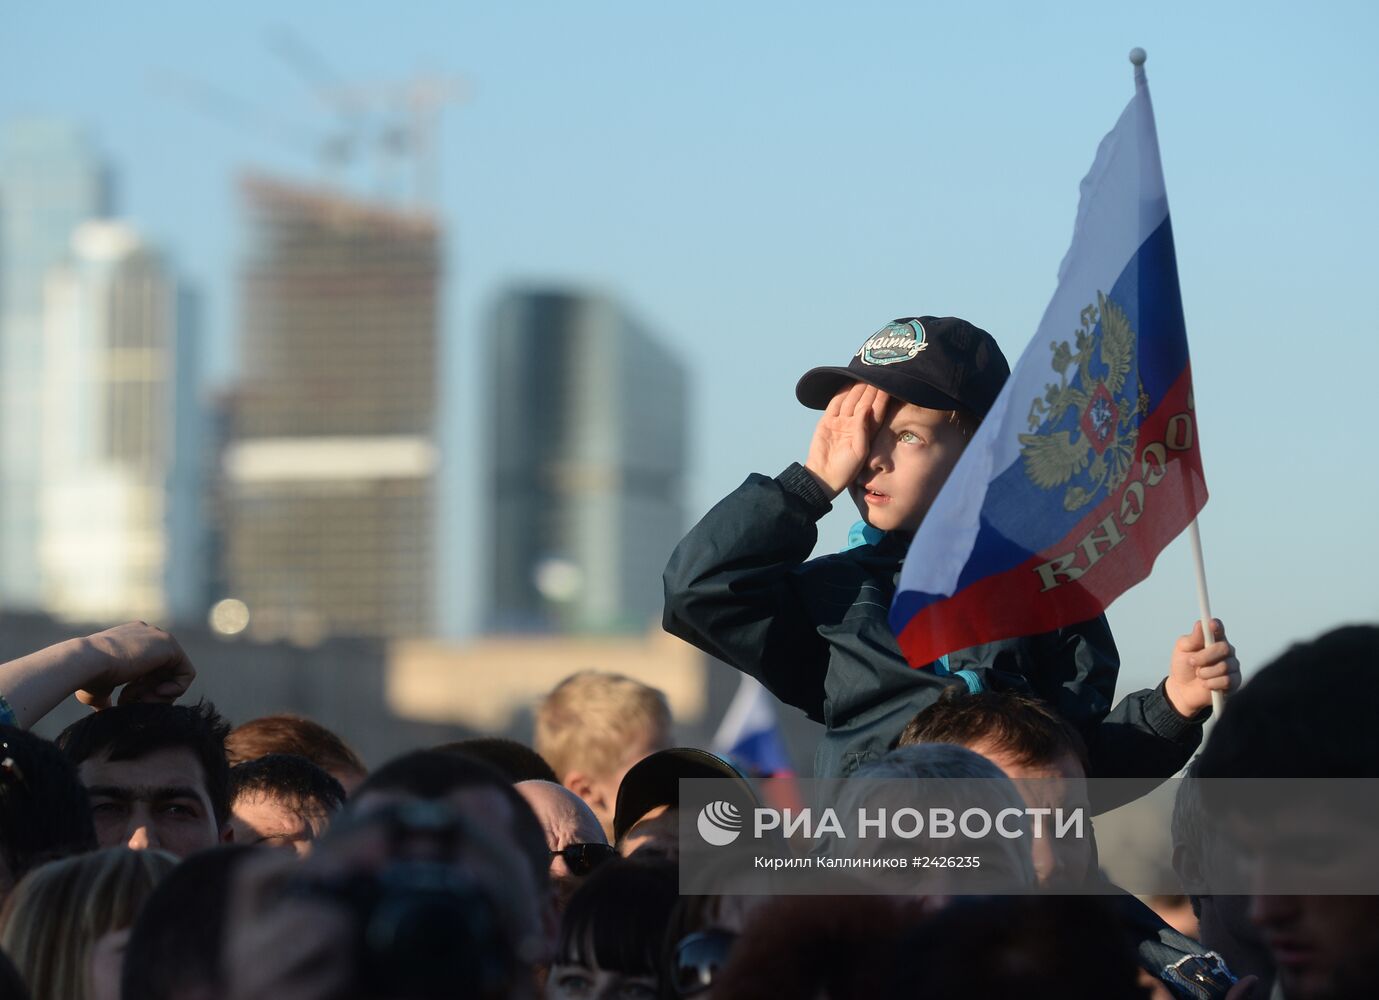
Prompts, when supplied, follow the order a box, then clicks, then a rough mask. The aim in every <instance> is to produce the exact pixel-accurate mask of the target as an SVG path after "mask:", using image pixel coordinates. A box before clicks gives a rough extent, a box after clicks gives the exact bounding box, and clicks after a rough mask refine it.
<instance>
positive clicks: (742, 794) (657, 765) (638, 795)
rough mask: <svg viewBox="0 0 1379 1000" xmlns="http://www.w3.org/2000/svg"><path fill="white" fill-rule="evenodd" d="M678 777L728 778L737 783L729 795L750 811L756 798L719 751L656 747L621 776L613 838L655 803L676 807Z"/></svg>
mask: <svg viewBox="0 0 1379 1000" xmlns="http://www.w3.org/2000/svg"><path fill="white" fill-rule="evenodd" d="M681 778H727V779H728V780H729V781H732V782H733V783H734V784H735V785H736V786H737V787H736V790H735V792H734V794H733V795H732V796H731V797H732V798H734V799H738V800H740V804H742V805H744V806H746V807H747V809H748V810H749V811H750V809H751V808H752V807H753V806H755V804H756V801H757V796H756V792H755V791H753V790H752V783H751V782H750V781H748V780H747V778H746V776H744V775H743V773H742V772H741V771H739V770H738V769H737V768H735V767H734V766H733V765H732V764H731V763H730V762H729V761H727V760H724V759H723V758H722V757H720V756H718V754H716V753H710V752H709V751H707V750H700V749H699V748H698V747H671V748H670V749H669V750H658V751H656V752H655V753H653V754H651V755H650V756H649V757H643V758H642V759H641V760H639V761H638V762H637V763H635V764H633V765H632V767H631V768H630V769H629V770H628V772H627V774H626V775H624V776H623V779H622V784H620V785H619V786H618V802H617V805H616V806H615V807H614V809H613V839H614V840H621V839H622V838H623V835H624V834H626V833H627V831H628V830H630V829H632V827H633V826H634V825H636V822H637V820H639V819H641V818H642V817H643V816H645V815H646V814H647V813H649V812H650V811H651V810H653V809H655V808H656V807H657V806H678V805H679V804H680V779H681Z"/></svg>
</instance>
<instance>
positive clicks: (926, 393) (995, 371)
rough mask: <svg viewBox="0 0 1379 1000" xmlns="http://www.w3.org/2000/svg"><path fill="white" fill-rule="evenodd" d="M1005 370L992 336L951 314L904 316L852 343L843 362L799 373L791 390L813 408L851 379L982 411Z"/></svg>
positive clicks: (940, 406) (916, 399)
mask: <svg viewBox="0 0 1379 1000" xmlns="http://www.w3.org/2000/svg"><path fill="white" fill-rule="evenodd" d="M1009 376H1010V365H1008V364H1007V363H1006V359H1005V355H1004V354H1002V353H1001V348H1000V347H999V346H997V344H996V340H995V338H993V337H992V336H991V334H989V333H987V332H986V331H985V330H982V329H979V328H977V327H975V326H973V325H972V324H971V323H969V322H967V320H965V319H958V318H956V317H954V316H906V317H902V318H901V319H897V320H894V321H893V322H890V323H887V324H886V325H885V326H883V327H882V328H881V329H880V330H877V331H876V332H875V333H873V334H872V335H871V336H870V337H868V338H867V340H866V342H865V343H864V344H863V345H862V346H861V347H859V348H858V349H857V353H856V354H855V355H853V358H852V361H850V362H849V363H848V365H847V367H846V368H837V367H827V368H814V369H811V370H810V371H807V372H805V373H804V377H803V378H801V379H800V381H799V384H798V385H796V386H795V395H796V397H798V398H799V401H800V402H801V403H803V404H804V405H805V406H808V407H810V408H812V409H815V410H824V409H827V408H828V404H829V401H830V400H831V399H833V397H834V396H835V395H837V393H838V390H840V389H843V388H845V387H847V386H848V385H850V384H851V383H853V382H866V383H867V384H868V385H874V386H876V387H877V388H878V389H881V390H882V391H884V392H885V393H887V394H888V395H890V396H894V397H895V398H896V399H899V400H902V401H904V402H906V403H914V404H915V405H916V406H927V407H930V408H932V409H935V410H967V411H968V412H970V413H973V414H975V415H976V416H977V417H978V418H981V417H984V416H986V413H987V411H988V410H990V409H991V404H992V403H994V402H995V401H996V397H997V395H999V394H1000V392H1001V387H1002V386H1003V385H1005V382H1006V379H1007V378H1008V377H1009Z"/></svg>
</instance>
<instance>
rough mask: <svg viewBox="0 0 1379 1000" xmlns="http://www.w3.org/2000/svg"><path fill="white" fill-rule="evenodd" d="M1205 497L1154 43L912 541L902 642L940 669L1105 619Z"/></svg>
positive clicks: (899, 616)
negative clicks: (983, 406)
mask: <svg viewBox="0 0 1379 1000" xmlns="http://www.w3.org/2000/svg"><path fill="white" fill-rule="evenodd" d="M1137 55H1140V53H1138V52H1137V53H1135V54H1134V55H1132V60H1133V59H1134V57H1135V56H1137ZM1206 499H1207V490H1206V482H1205V480H1204V479H1203V476H1202V462H1201V454H1200V451H1199V448H1198V435H1197V420H1196V415H1195V414H1194V412H1193V399H1192V378H1191V370H1190V367H1189V364H1188V349H1187V335H1186V332H1185V328H1184V324H1183V305H1182V298H1181V296H1180V294H1179V290H1178V268H1177V262H1176V260H1175V258H1174V252H1173V229H1172V226H1171V224H1170V221H1169V215H1168V199H1167V196H1166V194H1165V191H1164V180H1163V169H1162V167H1161V165H1160V162H1159V141H1158V136H1157V134H1156V132H1155V128H1154V111H1153V107H1152V106H1151V104H1150V100H1149V88H1148V84H1147V82H1146V80H1145V76H1144V67H1143V59H1142V57H1141V58H1140V59H1139V60H1138V61H1137V64H1136V67H1135V96H1134V97H1133V98H1132V99H1131V101H1130V103H1129V105H1127V106H1126V108H1125V111H1124V112H1123V113H1122V114H1121V116H1120V120H1119V121H1117V122H1116V126H1115V128H1113V129H1112V130H1111V132H1110V133H1109V134H1108V135H1107V136H1106V138H1104V139H1103V140H1102V141H1101V145H1100V147H1099V148H1098V149H1097V154H1096V159H1095V161H1094V162H1093V163H1092V169H1091V171H1090V173H1088V174H1087V176H1086V178H1085V179H1084V180H1083V181H1082V188H1081V199H1080V202H1079V204H1078V209H1077V221H1076V223H1075V225H1074V227H1073V240H1072V246H1071V247H1070V248H1069V250H1068V253H1067V256H1066V257H1064V259H1063V263H1062V265H1061V267H1060V268H1059V272H1058V287H1057V290H1056V291H1055V292H1054V295H1053V301H1052V302H1050V303H1049V306H1048V309H1047V310H1046V311H1045V312H1044V318H1043V320H1042V321H1041V322H1040V324H1039V328H1038V331H1037V332H1036V333H1035V336H1034V341H1033V342H1032V343H1031V344H1030V346H1029V347H1028V348H1027V349H1026V350H1025V353H1024V354H1023V356H1021V358H1020V360H1019V362H1018V363H1017V364H1016V365H1015V368H1014V369H1013V370H1012V372H1011V375H1010V378H1009V380H1008V381H1007V382H1006V385H1005V388H1004V389H1003V390H1002V392H1001V394H1000V396H999V397H998V398H997V399H996V402H995V404H994V405H993V406H992V408H991V411H990V412H989V413H988V414H987V416H986V419H985V420H984V421H983V423H982V425H981V427H980V428H978V430H977V433H976V434H975V435H974V436H973V439H972V441H971V442H970V443H969V444H968V447H967V450H966V451H965V452H964V453H963V456H962V458H961V459H960V460H959V461H958V463H957V465H956V467H955V468H954V470H953V472H952V475H951V476H950V477H949V479H948V482H947V483H946V484H945V485H944V488H943V490H942V491H941V492H940V494H939V496H938V497H937V498H936V499H935V501H934V505H933V507H931V508H930V510H929V512H928V514H927V515H926V516H925V519H924V522H923V524H922V525H921V526H920V529H919V531H918V532H917V533H916V535H915V538H914V541H913V542H912V543H911V546H910V550H909V553H908V555H907V556H906V559H905V564H904V566H903V568H902V570H901V574H900V580H899V584H898V586H897V590H896V597H895V601H894V602H893V604H892V605H891V612H890V622H891V627H892V628H893V629H894V631H895V633H896V636H897V640H898V642H899V644H900V648H901V650H902V651H903V652H904V653H905V657H906V659H907V660H908V661H909V663H910V664H911V666H914V667H917V668H918V667H925V666H928V665H929V664H931V663H932V662H933V661H935V660H937V659H938V658H939V657H940V656H942V655H943V654H945V653H951V652H953V651H955V650H959V649H965V648H967V647H968V646H973V645H977V644H979V643H984V642H992V641H995V640H998V639H1008V638H1013V637H1016V636H1022V635H1034V634H1037V633H1040V632H1047V631H1050V630H1052V629H1056V628H1060V627H1062V626H1064V625H1068V624H1072V623H1074V622H1079V621H1085V620H1087V619H1089V618H1094V617H1095V616H1096V615H1098V614H1100V613H1101V612H1102V611H1104V610H1105V609H1106V607H1107V605H1109V604H1110V603H1111V602H1112V601H1113V600H1114V599H1115V598H1116V597H1118V596H1120V595H1121V594H1122V593H1124V592H1125V591H1126V590H1127V589H1129V588H1130V587H1131V586H1133V585H1134V584H1136V583H1138V582H1139V581H1140V580H1143V579H1144V578H1145V577H1146V576H1148V575H1149V571H1150V570H1151V569H1152V568H1153V565H1154V559H1155V558H1156V557H1157V555H1158V554H1159V552H1160V551H1161V550H1162V549H1163V548H1164V546H1166V545H1167V544H1168V543H1169V542H1170V541H1171V540H1172V539H1173V538H1174V537H1175V536H1176V535H1177V534H1178V533H1179V532H1180V531H1182V530H1183V528H1185V527H1187V525H1188V524H1189V523H1190V522H1191V521H1192V519H1193V518H1194V517H1195V516H1196V515H1197V512H1198V511H1199V510H1201V508H1202V505H1203V504H1204V503H1205V502H1206Z"/></svg>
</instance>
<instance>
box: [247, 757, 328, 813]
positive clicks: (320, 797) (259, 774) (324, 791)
mask: <svg viewBox="0 0 1379 1000" xmlns="http://www.w3.org/2000/svg"><path fill="white" fill-rule="evenodd" d="M253 795H266V796H271V797H273V798H275V799H282V800H284V801H285V802H287V803H289V804H291V805H293V806H295V807H296V808H297V809H298V810H299V811H300V812H303V813H312V814H316V813H325V814H327V815H329V814H331V813H334V812H335V811H336V810H337V809H339V808H340V807H341V806H343V805H344V804H345V788H344V786H343V785H341V784H340V782H338V781H336V780H335V779H334V778H332V777H331V776H330V775H329V774H327V773H326V772H325V771H323V770H321V769H320V768H319V767H317V766H316V765H315V764H313V763H312V762H311V761H309V760H307V759H306V758H305V757H298V756H297V755H296V754H291V753H270V754H268V755H267V756H266V757H258V758H256V759H254V760H247V761H245V762H244V763H243V764H236V765H235V766H234V767H232V768H230V802H231V803H234V802H236V801H238V800H239V798H240V796H253Z"/></svg>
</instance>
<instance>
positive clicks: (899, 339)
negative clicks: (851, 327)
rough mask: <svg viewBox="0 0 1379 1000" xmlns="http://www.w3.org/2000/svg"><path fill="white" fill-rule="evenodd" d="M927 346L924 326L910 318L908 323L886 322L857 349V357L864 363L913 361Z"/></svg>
mask: <svg viewBox="0 0 1379 1000" xmlns="http://www.w3.org/2000/svg"><path fill="white" fill-rule="evenodd" d="M928 346H929V342H928V341H927V340H925V339H924V327H923V326H922V325H920V322H919V320H917V319H912V320H910V321H909V322H908V323H887V324H886V325H885V326H883V327H882V328H881V329H879V330H877V331H876V332H875V333H873V334H872V335H871V336H870V337H868V338H867V342H866V343H865V344H863V345H862V346H861V347H859V348H858V349H857V357H859V358H861V359H862V364H864V365H894V364H898V363H899V362H901V361H913V360H914V359H915V356H916V355H918V354H919V352H920V351H922V350H924V349H925V348H926V347H928Z"/></svg>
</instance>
